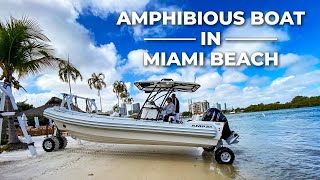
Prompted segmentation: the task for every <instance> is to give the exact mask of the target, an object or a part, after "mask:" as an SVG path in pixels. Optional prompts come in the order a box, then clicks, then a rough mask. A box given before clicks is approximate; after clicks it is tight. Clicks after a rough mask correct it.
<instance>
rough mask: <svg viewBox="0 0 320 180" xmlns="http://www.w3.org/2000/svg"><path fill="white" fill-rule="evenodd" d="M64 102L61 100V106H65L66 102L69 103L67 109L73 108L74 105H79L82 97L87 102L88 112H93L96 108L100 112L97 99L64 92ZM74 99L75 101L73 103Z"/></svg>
mask: <svg viewBox="0 0 320 180" xmlns="http://www.w3.org/2000/svg"><path fill="white" fill-rule="evenodd" d="M62 97H63V98H62V102H61V105H60V106H61V107H64V106H65V104H67V109H69V110H73V109H72V108H73V105H74V106H76V107H78V99H82V100H85V102H86V112H87V113H92V111H93V110H94V111H95V113H97V112H98V108H97V105H96V102H95V99H89V98H85V97H81V96H77V95H73V94H66V93H62ZM73 101H74V103H73Z"/></svg>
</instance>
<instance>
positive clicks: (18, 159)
mask: <svg viewBox="0 0 320 180" xmlns="http://www.w3.org/2000/svg"><path fill="white" fill-rule="evenodd" d="M43 138H44V137H43V136H39V137H33V139H34V141H35V144H36V147H37V150H38V152H39V155H38V156H37V157H30V155H29V151H28V150H23V151H13V152H7V153H6V152H5V153H2V154H0V166H1V168H0V179H21V178H22V177H23V179H209V178H210V179H212V178H213V179H229V178H234V177H237V174H236V170H235V168H234V166H232V165H221V164H217V163H216V162H215V161H214V158H213V157H212V154H210V153H206V152H203V150H202V148H191V147H172V146H146V145H118V144H100V143H92V142H85V141H83V142H82V144H78V143H77V141H76V140H74V139H72V138H70V137H68V140H69V145H68V146H67V148H66V149H65V150H61V151H56V152H50V153H46V152H44V151H43V150H42V149H41V140H42V139H43Z"/></svg>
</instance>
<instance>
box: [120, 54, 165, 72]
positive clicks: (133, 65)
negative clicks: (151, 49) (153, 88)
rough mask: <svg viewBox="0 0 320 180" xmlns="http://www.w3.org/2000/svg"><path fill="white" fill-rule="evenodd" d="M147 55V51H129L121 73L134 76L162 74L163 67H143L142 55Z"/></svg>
mask: <svg viewBox="0 0 320 180" xmlns="http://www.w3.org/2000/svg"><path fill="white" fill-rule="evenodd" d="M144 53H148V50H145V49H137V50H133V51H130V52H129V54H128V59H127V62H126V64H125V66H124V67H123V68H122V71H124V72H125V71H130V72H133V73H134V74H146V73H152V74H157V73H163V72H165V71H166V68H165V67H162V66H144V65H143V54H144Z"/></svg>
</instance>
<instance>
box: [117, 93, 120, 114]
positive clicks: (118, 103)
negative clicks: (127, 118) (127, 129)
mask: <svg viewBox="0 0 320 180" xmlns="http://www.w3.org/2000/svg"><path fill="white" fill-rule="evenodd" d="M117 98H118V112H120V102H119V101H120V99H119V93H118V97H117Z"/></svg>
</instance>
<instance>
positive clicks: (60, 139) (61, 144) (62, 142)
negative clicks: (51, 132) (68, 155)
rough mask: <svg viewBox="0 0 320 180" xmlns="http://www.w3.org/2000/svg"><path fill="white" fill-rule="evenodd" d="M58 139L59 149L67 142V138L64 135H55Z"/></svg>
mask: <svg viewBox="0 0 320 180" xmlns="http://www.w3.org/2000/svg"><path fill="white" fill-rule="evenodd" d="M57 138H58V140H59V149H64V148H66V146H67V144H68V140H67V138H66V137H64V136H60V137H57Z"/></svg>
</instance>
